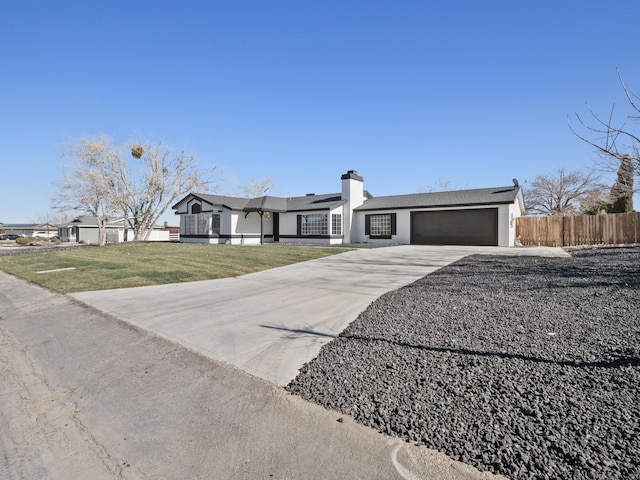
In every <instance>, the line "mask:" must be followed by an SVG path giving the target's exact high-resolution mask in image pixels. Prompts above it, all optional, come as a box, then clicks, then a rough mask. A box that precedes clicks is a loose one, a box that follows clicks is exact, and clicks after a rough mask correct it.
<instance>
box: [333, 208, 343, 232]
mask: <svg viewBox="0 0 640 480" xmlns="http://www.w3.org/2000/svg"><path fill="white" fill-rule="evenodd" d="M331 233H332V234H333V235H342V214H341V213H334V214H333V215H331Z"/></svg>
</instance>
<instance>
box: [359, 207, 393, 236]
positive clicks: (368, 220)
mask: <svg viewBox="0 0 640 480" xmlns="http://www.w3.org/2000/svg"><path fill="white" fill-rule="evenodd" d="M364 218H365V220H364V221H365V224H364V233H365V235H369V237H371V238H387V239H388V238H391V236H392V235H395V234H396V214H395V213H385V214H378V215H365V217H364Z"/></svg>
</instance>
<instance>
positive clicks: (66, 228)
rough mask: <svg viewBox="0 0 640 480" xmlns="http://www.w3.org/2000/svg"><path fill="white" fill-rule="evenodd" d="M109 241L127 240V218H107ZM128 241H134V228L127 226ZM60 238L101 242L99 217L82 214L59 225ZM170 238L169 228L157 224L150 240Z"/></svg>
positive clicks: (161, 240)
mask: <svg viewBox="0 0 640 480" xmlns="http://www.w3.org/2000/svg"><path fill="white" fill-rule="evenodd" d="M106 230H107V243H121V242H124V241H125V219H124V218H110V219H109V220H107V225H106ZM126 233H127V235H126V241H132V240H133V237H134V233H133V230H132V229H131V228H127V232H126ZM58 238H59V239H60V241H61V242H78V243H79V242H83V243H100V233H99V229H98V219H97V218H96V217H93V216H91V215H82V216H80V217H77V218H74V219H73V220H72V221H71V222H69V223H66V224H63V225H58ZM169 240H170V232H169V229H165V228H164V227H161V226H156V227H155V228H154V229H153V231H152V232H151V235H150V236H149V241H159V242H168V241H169Z"/></svg>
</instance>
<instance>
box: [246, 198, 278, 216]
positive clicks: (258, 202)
mask: <svg viewBox="0 0 640 480" xmlns="http://www.w3.org/2000/svg"><path fill="white" fill-rule="evenodd" d="M243 210H244V211H245V212H259V211H262V212H286V211H287V200H286V199H285V198H280V197H267V196H265V197H257V198H252V199H251V200H249V201H248V202H247V204H246V205H245V207H244V209H243Z"/></svg>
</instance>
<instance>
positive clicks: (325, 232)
mask: <svg viewBox="0 0 640 480" xmlns="http://www.w3.org/2000/svg"><path fill="white" fill-rule="evenodd" d="M341 187H342V188H341V191H340V192H339V193H328V194H322V195H316V194H309V195H305V196H304V197H287V198H284V197H273V196H263V197H258V198H240V197H230V196H223V195H209V194H205V193H190V194H189V195H187V196H185V197H184V198H183V199H181V200H180V201H179V202H177V203H176V204H175V205H174V206H173V207H172V209H173V210H175V213H176V215H179V216H180V241H181V242H198V243H232V244H257V243H265V242H276V243H304V244H313V243H317V244H350V243H390V244H418V245H495V246H505V247H506V246H513V245H514V243H515V229H516V222H515V219H516V218H517V217H519V216H520V215H521V214H522V212H523V210H524V208H523V200H522V192H521V189H520V187H519V186H518V184H517V182H514V184H513V185H510V186H506V187H496V188H480V189H472V190H457V191H447V192H435V193H418V194H408V195H393V196H385V197H373V196H371V195H370V194H369V193H368V192H367V191H366V190H365V189H364V180H363V178H362V177H361V176H359V175H358V173H357V172H356V171H355V170H349V171H348V172H347V173H345V174H344V175H342V176H341Z"/></svg>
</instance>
